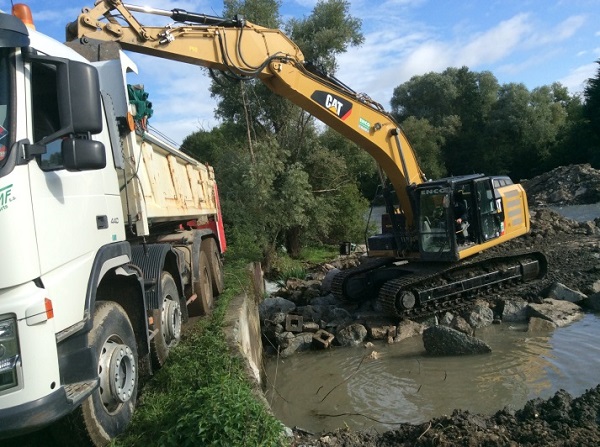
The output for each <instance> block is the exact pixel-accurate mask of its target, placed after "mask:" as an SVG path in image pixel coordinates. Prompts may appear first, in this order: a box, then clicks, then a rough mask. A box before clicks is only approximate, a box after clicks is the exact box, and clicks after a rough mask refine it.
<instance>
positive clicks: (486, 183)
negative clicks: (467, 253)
mask: <svg viewBox="0 0 600 447" xmlns="http://www.w3.org/2000/svg"><path fill="white" fill-rule="evenodd" d="M475 191H476V197H477V209H478V211H479V213H478V214H479V216H478V217H479V226H480V237H481V242H485V241H488V240H490V239H494V238H496V237H499V236H500V235H501V234H502V218H501V217H502V216H501V209H499V202H500V201H499V200H497V198H496V197H495V194H494V189H493V187H492V182H491V180H490V179H489V178H485V179H481V180H477V181H476V182H475Z"/></svg>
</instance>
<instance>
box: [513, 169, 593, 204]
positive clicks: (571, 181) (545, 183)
mask: <svg viewBox="0 0 600 447" xmlns="http://www.w3.org/2000/svg"><path fill="white" fill-rule="evenodd" d="M521 184H522V185H523V187H524V188H525V191H527V197H528V199H529V202H530V204H531V205H536V206H539V205H584V204H592V203H597V202H600V171H599V170H597V169H594V168H592V167H591V166H590V165H589V164H582V165H570V166H560V167H558V168H555V169H553V170H552V171H550V172H547V173H545V174H542V175H539V176H537V177H534V178H532V179H531V180H524V181H522V182H521Z"/></svg>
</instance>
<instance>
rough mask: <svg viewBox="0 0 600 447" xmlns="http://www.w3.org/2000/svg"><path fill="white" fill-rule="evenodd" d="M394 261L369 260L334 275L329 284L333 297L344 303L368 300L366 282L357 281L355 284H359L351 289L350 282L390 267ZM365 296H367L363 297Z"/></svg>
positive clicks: (368, 288) (367, 282)
mask: <svg viewBox="0 0 600 447" xmlns="http://www.w3.org/2000/svg"><path fill="white" fill-rule="evenodd" d="M394 261H396V259H395V258H377V259H370V260H368V261H367V262H365V263H363V264H361V265H359V266H358V267H354V268H350V269H346V270H342V271H341V272H340V273H338V274H337V275H335V277H334V278H333V281H332V283H331V291H332V292H333V295H334V296H335V297H336V298H337V299H339V300H341V301H346V302H357V301H361V300H365V299H368V298H370V297H369V296H368V292H369V290H371V287H370V286H371V284H370V283H369V281H368V280H366V281H364V282H363V281H358V282H357V284H360V285H359V286H358V287H353V285H352V284H351V282H352V281H353V279H355V278H360V277H361V276H362V275H363V274H365V273H369V272H371V271H373V270H376V269H380V268H383V267H387V266H390V265H392V264H393V263H394ZM365 294H366V295H367V296H365Z"/></svg>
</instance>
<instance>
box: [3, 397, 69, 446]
mask: <svg viewBox="0 0 600 447" xmlns="http://www.w3.org/2000/svg"><path fill="white" fill-rule="evenodd" d="M73 408H74V404H73V403H72V402H70V401H69V399H67V393H66V392H65V389H64V388H63V387H60V388H59V389H57V390H56V391H54V392H52V393H50V394H48V395H46V396H44V397H42V398H40V399H38V400H34V401H32V402H27V403H24V404H22V405H18V406H16V407H11V408H5V409H0V421H2V424H0V439H3V438H11V437H13V436H19V435H23V434H25V433H27V432H31V431H35V430H38V429H40V428H43V427H45V426H46V425H49V424H51V423H52V422H54V421H57V420H58V419H60V418H61V417H63V416H65V415H66V414H68V413H69V412H71V411H73Z"/></svg>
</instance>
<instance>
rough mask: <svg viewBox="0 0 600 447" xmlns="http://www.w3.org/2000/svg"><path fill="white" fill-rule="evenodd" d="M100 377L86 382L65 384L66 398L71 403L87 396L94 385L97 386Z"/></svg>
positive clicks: (74, 403)
mask: <svg viewBox="0 0 600 447" xmlns="http://www.w3.org/2000/svg"><path fill="white" fill-rule="evenodd" d="M99 381H100V379H94V380H90V381H87V382H76V383H71V384H69V385H65V392H66V393H67V400H68V401H69V402H70V403H72V404H73V405H76V404H78V403H79V402H81V401H82V400H83V399H85V398H86V397H88V396H89V395H90V394H91V393H92V391H94V389H96V386H98V383H99Z"/></svg>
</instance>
